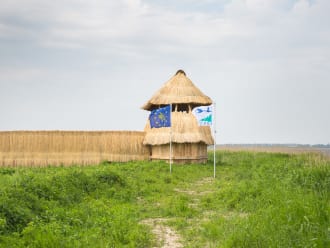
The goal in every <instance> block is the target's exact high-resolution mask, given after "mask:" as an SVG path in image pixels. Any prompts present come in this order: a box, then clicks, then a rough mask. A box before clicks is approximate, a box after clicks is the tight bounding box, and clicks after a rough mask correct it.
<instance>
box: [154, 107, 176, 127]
mask: <svg viewBox="0 0 330 248" xmlns="http://www.w3.org/2000/svg"><path fill="white" fill-rule="evenodd" d="M149 120H150V127H151V128H160V127H170V126H171V105H168V106H165V107H163V108H159V109H155V110H152V111H151V113H150V116H149Z"/></svg>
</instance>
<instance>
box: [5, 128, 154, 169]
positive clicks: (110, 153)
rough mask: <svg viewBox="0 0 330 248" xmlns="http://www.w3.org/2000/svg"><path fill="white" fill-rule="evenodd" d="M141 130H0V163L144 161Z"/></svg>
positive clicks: (38, 163)
mask: <svg viewBox="0 0 330 248" xmlns="http://www.w3.org/2000/svg"><path fill="white" fill-rule="evenodd" d="M144 136H145V133H144V132H135V131H94V132H86V131H12V132H0V166H16V165H17V166H46V165H72V164H79V165H88V164H98V163H100V162H102V161H114V162H115V161H116V162H126V161H131V160H148V159H149V155H150V152H149V148H148V147H146V146H144V145H143V144H142V142H143V138H144Z"/></svg>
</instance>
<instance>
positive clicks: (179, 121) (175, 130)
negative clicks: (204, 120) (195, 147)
mask: <svg viewBox="0 0 330 248" xmlns="http://www.w3.org/2000/svg"><path fill="white" fill-rule="evenodd" d="M171 122H172V142H173V143H200V142H201V143H204V144H206V145H211V144H213V142H214V141H213V137H212V134H211V129H210V127H208V126H199V125H198V123H197V120H196V118H195V116H194V115H193V114H192V113H191V112H190V113H187V112H172V115H171ZM144 131H145V133H146V136H145V138H144V140H143V144H144V145H152V146H154V145H164V144H169V143H170V133H171V131H170V128H169V127H163V128H150V122H149V121H148V122H147V124H146V127H145V129H144Z"/></svg>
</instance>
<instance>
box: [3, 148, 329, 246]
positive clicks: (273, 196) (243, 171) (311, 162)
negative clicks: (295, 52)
mask: <svg viewBox="0 0 330 248" xmlns="http://www.w3.org/2000/svg"><path fill="white" fill-rule="evenodd" d="M217 161H218V162H217V178H216V179H213V178H212V176H213V161H212V156H211V154H210V163H209V164H207V165H174V166H173V172H172V174H170V173H169V166H168V164H166V163H163V162H132V163H112V164H107V163H103V164H100V165H97V166H88V167H80V166H74V167H47V168H0V247H153V246H157V245H159V241H157V236H156V235H155V234H154V233H153V231H152V228H153V227H152V225H148V224H146V223H145V222H144V220H152V219H160V218H161V219H162V225H166V226H168V227H170V228H171V229H172V230H174V231H176V233H178V235H179V236H180V237H181V243H182V244H183V245H184V247H329V246H330V225H329V223H330V220H329V217H330V201H329V200H330V194H329V192H330V162H329V161H326V160H323V159H320V158H319V156H317V155H311V154H307V155H306V154H305V155H287V154H268V153H251V152H218V153H217Z"/></svg>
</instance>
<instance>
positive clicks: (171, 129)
mask: <svg viewBox="0 0 330 248" xmlns="http://www.w3.org/2000/svg"><path fill="white" fill-rule="evenodd" d="M170 111H171V112H170V117H171V126H170V173H172V103H171V110H170Z"/></svg>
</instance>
